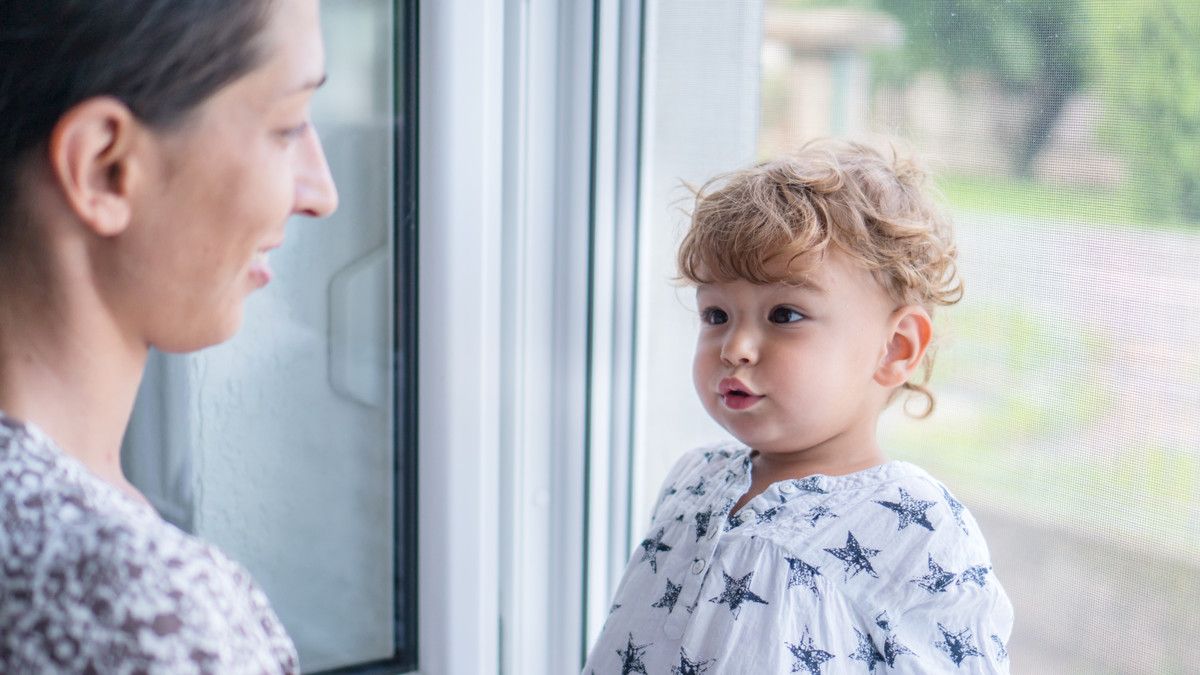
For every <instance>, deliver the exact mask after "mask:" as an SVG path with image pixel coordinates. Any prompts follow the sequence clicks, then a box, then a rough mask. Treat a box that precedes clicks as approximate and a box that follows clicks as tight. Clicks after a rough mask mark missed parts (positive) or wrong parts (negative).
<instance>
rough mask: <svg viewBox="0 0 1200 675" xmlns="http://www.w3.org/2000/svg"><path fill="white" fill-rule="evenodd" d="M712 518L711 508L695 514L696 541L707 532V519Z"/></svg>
mask: <svg viewBox="0 0 1200 675" xmlns="http://www.w3.org/2000/svg"><path fill="white" fill-rule="evenodd" d="M710 520H712V509H709V510H707V511H701V512H700V513H697V514H696V541H700V540H701V539H703V538H704V535H706V534H708V521H710Z"/></svg>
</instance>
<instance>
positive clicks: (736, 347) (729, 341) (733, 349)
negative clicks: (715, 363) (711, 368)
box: [721, 327, 758, 368]
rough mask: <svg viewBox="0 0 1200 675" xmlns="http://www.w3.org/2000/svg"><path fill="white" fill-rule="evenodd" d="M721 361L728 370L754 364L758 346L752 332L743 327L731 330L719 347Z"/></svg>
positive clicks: (756, 358)
mask: <svg viewBox="0 0 1200 675" xmlns="http://www.w3.org/2000/svg"><path fill="white" fill-rule="evenodd" d="M721 361H722V362H724V363H725V365H727V366H729V367H730V368H733V367H736V366H740V365H753V364H754V363H756V362H757V361H758V344H757V340H756V338H755V336H754V332H753V331H752V330H750V329H749V328H744V327H735V328H733V329H731V330H730V331H729V333H728V334H727V336H726V338H725V342H724V344H722V345H721Z"/></svg>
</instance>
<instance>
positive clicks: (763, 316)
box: [693, 248, 896, 461]
mask: <svg viewBox="0 0 1200 675" xmlns="http://www.w3.org/2000/svg"><path fill="white" fill-rule="evenodd" d="M784 264H785V263H784V262H780V263H778V267H779V268H781V267H783V265H784ZM768 269H770V265H768ZM772 271H780V272H782V271H784V270H782V269H778V268H777V269H776V270H772ZM805 279H806V280H807V281H808V282H809V284H808V285H807V286H794V285H786V284H768V285H757V284H753V283H751V282H748V281H742V280H739V281H734V282H724V283H711V284H705V285H702V286H700V287H699V288H698V289H697V292H696V300H697V309H698V310H699V312H700V322H701V325H700V336H699V339H698V341H697V344H696V357H695V362H694V368H693V375H694V380H695V384H696V391H697V393H699V395H700V399H701V401H703V403H704V407H705V409H706V410H707V411H708V414H709V415H711V416H712V417H713V419H715V420H716V421H717V422H719V423H720V424H721V425H722V426H724V427H725V428H726V429H727V430H729V432H730V433H732V434H733V435H734V436H735V437H736V438H737V439H738V440H740V441H742V442H743V443H745V444H746V445H748V446H750V447H751V448H753V449H755V450H758V451H759V452H762V453H789V452H797V451H805V450H809V449H814V448H822V452H820V453H819V455H820V456H825V452H826V451H828V452H829V453H831V454H830V457H831V458H832V457H835V456H836V457H837V458H838V460H839V461H845V460H852V459H853V457H846V456H845V453H851V454H853V453H856V452H874V451H875V449H874V447H871V448H859V447H858V445H861V444H862V443H861V439H862V438H864V436H863V433H864V432H867V433H866V436H865V437H866V438H870V439H871V441H872V443H873V439H874V425H875V421H876V418H877V416H878V414H879V412H880V411H881V410H882V408H883V406H884V405H885V404H886V400H887V396H888V393H889V391H890V389H889V388H886V387H883V386H881V385H880V384H879V383H878V382H876V381H875V375H876V373H877V371H878V370H879V368H880V366H881V364H882V363H883V362H884V361H885V356H886V354H887V351H888V341H889V338H890V337H891V335H892V330H891V328H893V326H892V325H891V316H892V313H893V310H895V309H896V305H895V303H894V302H892V301H891V300H890V299H889V298H888V296H887V293H886V292H885V291H884V290H883V288H882V287H881V286H880V285H879V283H878V282H877V281H875V279H874V277H872V275H871V273H870V272H868V271H867V270H865V269H863V268H861V267H859V266H857V265H856V264H855V263H854V262H852V261H851V259H850V258H848V257H847V256H846V255H845V254H843V253H841V252H840V251H836V250H834V249H832V248H831V249H829V250H827V251H826V252H825V254H824V256H823V257H822V258H821V259H820V260H819V261H818V262H816V264H815V265H812V266H811V268H810V270H809V272H808V273H807V274H806V275H805Z"/></svg>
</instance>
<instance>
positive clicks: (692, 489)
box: [685, 478, 705, 497]
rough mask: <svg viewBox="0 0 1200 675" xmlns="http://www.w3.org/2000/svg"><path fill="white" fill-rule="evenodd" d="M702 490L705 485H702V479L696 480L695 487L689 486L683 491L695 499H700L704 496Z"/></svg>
mask: <svg viewBox="0 0 1200 675" xmlns="http://www.w3.org/2000/svg"><path fill="white" fill-rule="evenodd" d="M704 488H705V485H704V479H703V478H699V479H697V480H696V484H695V485H689V486H687V488H685V489H686V490H687V491H688V492H690V493H692V494H694V495H696V496H697V497H701V496H703V495H704Z"/></svg>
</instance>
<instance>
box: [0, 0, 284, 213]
mask: <svg viewBox="0 0 1200 675" xmlns="http://www.w3.org/2000/svg"><path fill="white" fill-rule="evenodd" d="M271 3H272V0H0V231H2V230H3V229H4V221H5V220H6V216H10V215H12V210H11V208H12V207H11V205H12V202H13V198H14V197H15V196H16V195H15V194H14V192H13V183H14V181H15V178H16V169H17V167H18V166H19V165H20V164H21V163H22V162H23V161H24V159H25V158H26V156H27V155H28V153H30V152H31V151H33V150H34V149H35V148H39V147H43V146H44V143H45V142H46V141H47V139H48V138H49V136H50V133H51V131H52V130H53V129H54V126H55V125H56V124H57V123H58V120H59V119H60V118H61V117H62V116H63V114H64V113H66V112H67V111H68V110H70V109H71V108H72V107H74V106H75V105H77V104H79V103H81V102H83V101H85V100H87V99H89V98H93V97H96V96H112V97H114V98H117V99H119V100H120V101H122V102H123V103H125V105H127V106H129V109H130V110H132V111H133V113H134V114H135V115H136V116H137V117H138V118H139V119H140V120H142V121H143V122H145V123H147V124H149V125H152V126H155V127H158V128H164V127H168V126H170V125H172V124H174V123H177V122H179V121H181V120H182V119H183V118H184V117H185V116H186V115H187V113H188V112H189V111H191V110H192V109H193V108H194V107H196V105H197V104H199V103H200V102H202V101H203V100H204V99H206V98H208V96H210V95H211V94H213V93H214V92H215V91H217V90H218V89H220V88H221V87H222V86H223V85H225V84H227V83H229V82H231V81H233V80H235V79H237V78H238V77H239V76H241V75H243V74H245V73H246V72H248V71H249V70H251V69H253V68H254V67H255V66H256V65H258V63H259V61H260V60H261V58H262V55H261V53H260V52H261V45H260V44H259V42H260V41H259V40H258V39H257V38H258V36H259V34H260V33H261V32H262V29H263V27H264V26H265V24H266V22H267V17H268V15H269V9H270V5H271Z"/></svg>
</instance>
